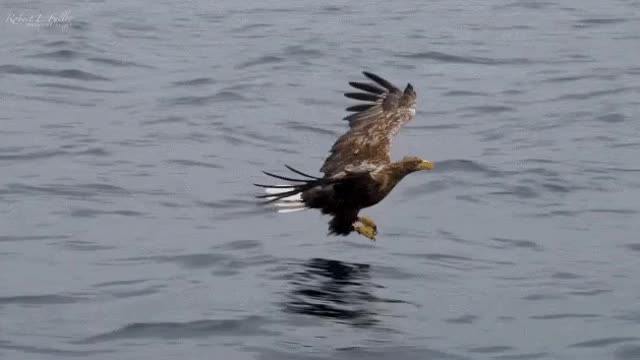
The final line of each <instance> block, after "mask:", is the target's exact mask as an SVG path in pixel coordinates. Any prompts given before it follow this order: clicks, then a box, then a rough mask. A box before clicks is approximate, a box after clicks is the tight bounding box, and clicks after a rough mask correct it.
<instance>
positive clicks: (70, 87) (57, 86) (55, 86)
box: [36, 83, 127, 94]
mask: <svg viewBox="0 0 640 360" xmlns="http://www.w3.org/2000/svg"><path fill="white" fill-rule="evenodd" d="M36 86H38V87H46V88H53V89H62V90H71V91H80V92H91V93H104V94H124V93H127V91H124V90H102V89H92V88H88V87H84V86H75V85H66V84H56V83H42V84H36Z"/></svg>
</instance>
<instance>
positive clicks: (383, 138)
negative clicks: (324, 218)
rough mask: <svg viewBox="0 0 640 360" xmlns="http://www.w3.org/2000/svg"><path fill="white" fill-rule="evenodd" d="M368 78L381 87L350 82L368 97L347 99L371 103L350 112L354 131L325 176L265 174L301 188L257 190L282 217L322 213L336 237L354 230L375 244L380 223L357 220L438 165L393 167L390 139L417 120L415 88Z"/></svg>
mask: <svg viewBox="0 0 640 360" xmlns="http://www.w3.org/2000/svg"><path fill="white" fill-rule="evenodd" d="M364 74H365V76H367V77H368V78H369V79H371V80H373V81H374V82H375V83H376V84H377V85H375V84H369V83H357V82H351V83H350V84H351V86H353V87H355V88H356V89H359V90H363V91H365V93H346V94H345V96H347V97H349V98H353V99H358V100H364V101H370V102H372V103H368V104H367V103H365V104H361V105H355V106H352V107H349V108H347V110H348V111H353V112H354V113H353V114H351V115H349V116H347V117H346V118H345V120H348V121H349V126H350V130H349V131H348V132H346V133H345V134H344V135H342V136H341V137H340V138H339V139H338V140H337V141H336V142H335V144H334V145H333V147H332V148H331V154H330V155H329V157H328V158H327V160H326V161H325V162H324V164H323V166H322V168H321V169H320V171H321V172H323V173H324V176H323V177H315V176H311V175H307V174H305V173H302V172H300V171H298V170H295V169H292V168H290V167H288V168H289V169H290V170H291V171H293V172H295V173H297V174H298V175H301V176H304V177H305V178H307V179H293V178H288V177H283V176H279V175H274V174H270V173H266V174H267V175H270V176H272V177H275V178H279V179H282V180H287V181H290V182H294V183H296V184H290V185H260V184H256V185H257V186H261V187H264V188H266V191H267V193H268V194H267V195H264V196H261V197H263V198H266V199H267V201H268V202H269V203H274V204H275V205H276V206H278V207H281V209H280V212H291V211H297V210H302V209H306V208H316V209H320V210H321V211H322V213H324V214H329V215H333V219H332V220H331V221H330V223H329V230H330V232H331V233H333V234H337V235H347V234H349V233H351V232H352V231H354V230H355V231H357V232H359V233H361V234H363V235H365V236H367V237H369V238H371V239H375V235H376V233H377V227H376V225H375V223H374V222H373V221H372V220H370V219H368V218H364V217H358V213H359V211H360V210H361V209H363V208H366V207H370V206H372V205H375V204H377V203H378V202H380V201H381V200H382V199H384V198H385V197H386V196H387V195H388V194H389V193H390V192H391V190H392V189H393V188H394V187H395V186H396V185H397V184H398V182H400V180H402V178H404V177H405V176H406V175H408V174H410V173H412V172H414V171H418V170H431V169H433V163H431V162H429V161H425V160H422V159H420V158H417V157H405V158H403V159H402V160H400V161H397V162H391V156H390V152H391V139H392V138H393V137H394V136H395V134H396V133H397V132H398V131H399V130H400V128H401V127H402V125H404V124H405V123H407V122H408V121H409V120H411V119H412V118H413V116H414V115H415V112H416V110H415V105H416V93H415V92H414V91H413V87H412V86H411V84H409V85H407V87H406V88H405V90H404V91H401V90H399V89H398V88H396V87H395V86H393V85H392V84H391V83H389V82H388V81H386V80H384V79H382V78H380V77H379V76H377V75H374V74H371V73H368V72H364ZM358 222H359V223H360V224H361V225H357V224H356V223H358Z"/></svg>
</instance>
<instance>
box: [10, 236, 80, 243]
mask: <svg viewBox="0 0 640 360" xmlns="http://www.w3.org/2000/svg"><path fill="white" fill-rule="evenodd" d="M68 238H69V236H66V235H26V236H19V235H0V242H9V241H19V242H21V241H32V240H36V241H40V240H64V239H68Z"/></svg>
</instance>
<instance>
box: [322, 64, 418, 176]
mask: <svg viewBox="0 0 640 360" xmlns="http://www.w3.org/2000/svg"><path fill="white" fill-rule="evenodd" d="M363 74H364V75H365V76H366V77H368V78H369V79H371V80H373V81H374V82H375V84H370V83H359V82H350V83H349V84H350V85H351V86H353V87H354V88H356V89H358V90H362V91H363V92H354V93H346V94H344V95H345V96H346V97H348V98H351V99H356V100H362V101H366V102H367V103H364V104H359V105H355V106H351V107H349V108H347V111H353V112H354V113H353V114H351V115H349V116H347V117H345V120H348V121H349V127H350V129H349V131H347V132H346V133H345V134H344V135H342V136H341V137H340V138H339V139H338V140H337V141H336V142H335V144H333V147H332V148H331V154H330V155H329V157H328V158H327V160H325V162H324V165H322V168H321V169H320V171H321V172H323V173H324V174H325V176H326V177H330V176H333V175H336V174H339V173H341V172H343V171H345V170H348V171H372V170H374V169H376V168H378V167H379V166H381V165H385V164H388V163H389V162H391V140H392V139H393V137H394V136H395V135H396V134H397V133H398V131H399V130H400V128H401V127H402V125H404V124H405V123H407V122H408V121H409V120H411V119H412V118H413V116H414V115H415V113H416V93H415V92H414V91H413V87H412V86H411V84H408V85H407V87H406V88H405V90H404V91H401V90H400V89H398V88H397V87H395V86H394V85H393V84H391V83H390V82H388V81H387V80H384V79H383V78H381V77H379V76H377V75H375V74H372V73H369V72H366V71H365V72H363Z"/></svg>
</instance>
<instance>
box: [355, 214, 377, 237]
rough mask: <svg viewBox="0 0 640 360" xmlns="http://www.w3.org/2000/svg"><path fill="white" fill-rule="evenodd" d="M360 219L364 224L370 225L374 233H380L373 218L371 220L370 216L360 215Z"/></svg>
mask: <svg viewBox="0 0 640 360" xmlns="http://www.w3.org/2000/svg"><path fill="white" fill-rule="evenodd" d="M358 221H359V222H360V223H361V224H362V225H365V226H368V227H370V228H371V229H373V232H374V233H376V234H377V233H378V225H376V223H375V222H374V221H373V220H371V218H370V217H367V216H362V217H359V218H358Z"/></svg>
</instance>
